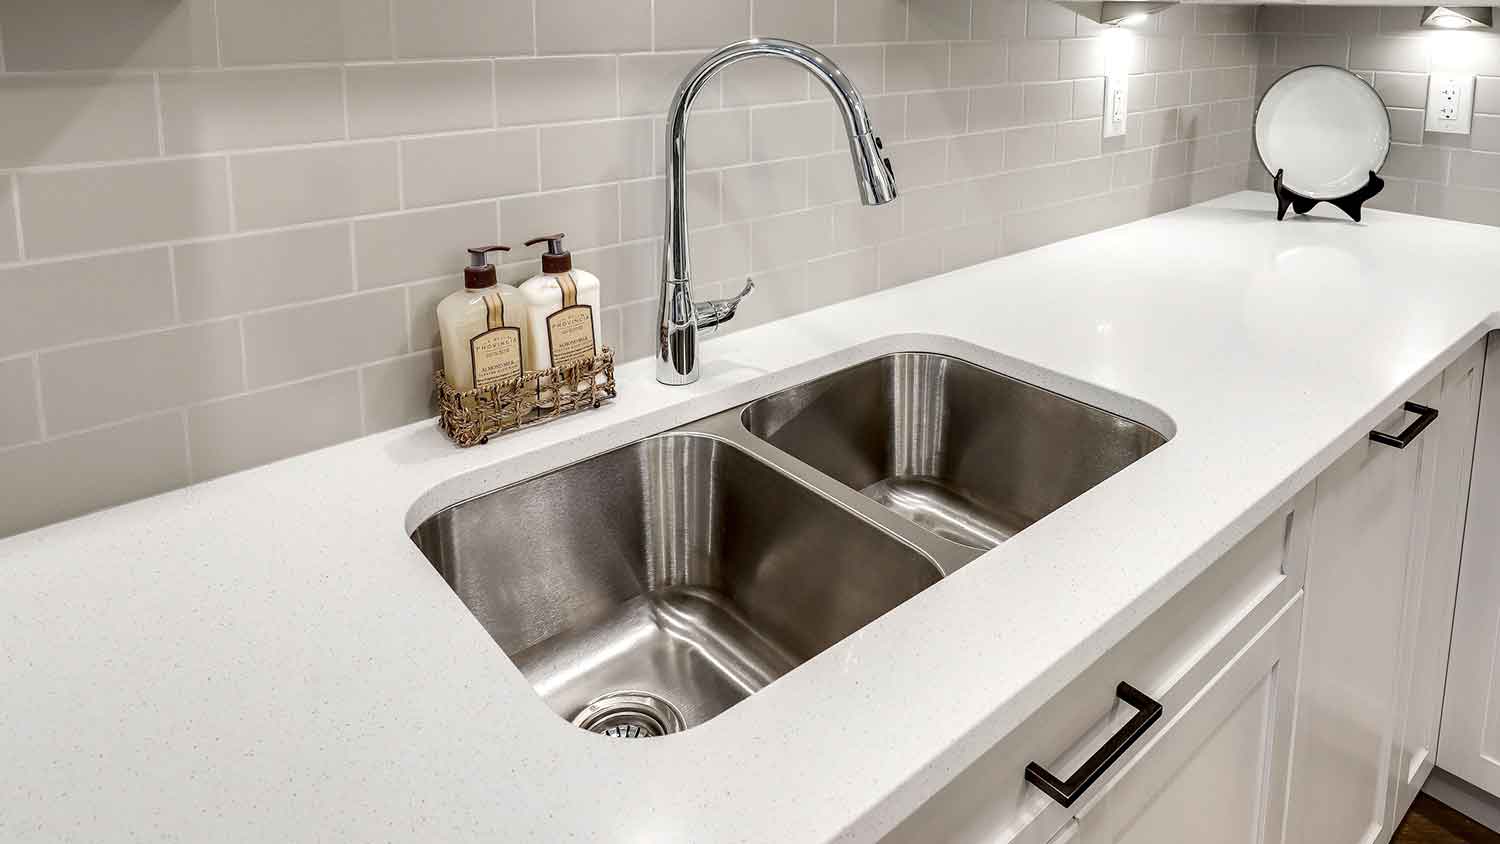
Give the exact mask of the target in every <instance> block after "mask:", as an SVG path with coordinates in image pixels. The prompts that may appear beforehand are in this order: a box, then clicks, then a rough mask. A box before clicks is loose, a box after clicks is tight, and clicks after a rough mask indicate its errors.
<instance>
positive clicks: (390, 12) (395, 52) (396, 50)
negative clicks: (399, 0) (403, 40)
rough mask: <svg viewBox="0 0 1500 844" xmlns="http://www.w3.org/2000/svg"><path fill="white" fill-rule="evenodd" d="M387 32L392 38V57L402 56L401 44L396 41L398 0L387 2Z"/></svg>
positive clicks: (388, 0) (387, 0)
mask: <svg viewBox="0 0 1500 844" xmlns="http://www.w3.org/2000/svg"><path fill="white" fill-rule="evenodd" d="M385 34H386V36H387V37H389V38H390V39H391V58H392V59H399V58H401V50H400V45H399V44H397V43H396V42H397V39H396V0H386V2H385Z"/></svg>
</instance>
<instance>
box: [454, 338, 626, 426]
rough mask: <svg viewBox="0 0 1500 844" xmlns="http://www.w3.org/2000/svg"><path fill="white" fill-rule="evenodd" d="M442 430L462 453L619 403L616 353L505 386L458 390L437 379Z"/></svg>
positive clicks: (530, 375) (529, 375)
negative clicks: (492, 439) (614, 401)
mask: <svg viewBox="0 0 1500 844" xmlns="http://www.w3.org/2000/svg"><path fill="white" fill-rule="evenodd" d="M436 378H437V387H438V427H439V428H442V429H443V432H444V433H446V434H447V435H448V437H449V438H450V439H452V440H453V442H455V443H457V444H458V445H459V447H461V448H468V447H469V446H473V445H479V444H480V443H484V442H488V441H489V438H490V437H492V436H495V435H496V434H504V433H507V432H509V431H517V430H520V429H521V428H525V427H527V426H530V425H536V424H538V423H541V422H549V421H551V420H553V419H556V418H558V417H559V416H567V415H568V414H570V413H577V412H578V411H580V410H592V409H594V408H596V407H598V406H599V405H601V404H603V403H604V402H606V401H609V400H610V399H612V398H614V397H615V353H614V352H613V351H611V350H610V349H609V347H607V346H606V347H605V348H603V349H601V350H600V352H599V354H598V356H597V357H593V358H589V359H588V360H584V361H580V362H578V363H575V364H570V365H568V366H560V367H556V368H554V369H539V370H535V371H531V372H526V373H524V374H522V375H521V377H520V378H517V379H515V380H514V381H511V382H508V383H504V384H492V385H490V386H488V387H477V388H475V389H472V390H455V389H454V388H453V386H452V385H450V384H449V383H448V379H447V378H445V377H444V376H443V373H442V371H441V370H439V371H438V373H437V376H436Z"/></svg>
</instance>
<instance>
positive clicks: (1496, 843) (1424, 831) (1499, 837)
mask: <svg viewBox="0 0 1500 844" xmlns="http://www.w3.org/2000/svg"><path fill="white" fill-rule="evenodd" d="M1391 844H1500V833H1495V832H1491V831H1490V830H1488V829H1486V828H1484V827H1483V826H1480V825H1479V824H1477V823H1475V822H1474V821H1471V820H1469V819H1468V818H1467V817H1464V816H1463V815H1461V814H1459V813H1458V812H1457V811H1456V810H1454V809H1450V808H1448V807H1447V806H1445V805H1443V804H1442V803H1439V802H1437V801H1436V800H1434V799H1432V798H1431V797H1428V796H1427V795H1425V794H1418V795H1417V800H1416V802H1415V803H1413V804H1412V806H1411V811H1410V812H1408V813H1407V815H1406V820H1404V821H1402V822H1401V826H1399V827H1397V828H1396V836H1395V838H1393V839H1391Z"/></svg>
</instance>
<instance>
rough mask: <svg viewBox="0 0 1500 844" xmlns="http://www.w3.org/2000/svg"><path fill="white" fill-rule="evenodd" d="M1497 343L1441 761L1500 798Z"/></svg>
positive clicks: (1478, 452) (1477, 460)
mask: <svg viewBox="0 0 1500 844" xmlns="http://www.w3.org/2000/svg"><path fill="white" fill-rule="evenodd" d="M1497 357H1500V343H1496V342H1491V343H1490V351H1489V359H1488V361H1487V363H1486V365H1485V368H1484V390H1483V396H1482V399H1481V405H1480V410H1479V432H1478V436H1477V438H1476V446H1475V452H1474V479H1473V485H1472V490H1471V494H1470V498H1469V511H1468V520H1467V527H1466V530H1465V533H1464V549H1463V563H1462V566H1461V569H1460V572H1459V579H1458V607H1457V610H1456V613H1455V616H1454V619H1453V647H1452V651H1451V653H1450V656H1449V660H1448V685H1447V690H1446V692H1445V694H1444V697H1443V718H1442V735H1441V738H1440V741H1439V744H1438V758H1437V761H1438V765H1439V766H1440V767H1441V768H1443V769H1444V770H1446V771H1449V772H1451V773H1453V774H1455V775H1457V776H1458V777H1461V778H1462V779H1465V780H1468V781H1469V782H1471V783H1473V784H1474V785H1477V786H1479V787H1480V788H1483V789H1484V790H1485V791H1488V792H1489V793H1491V794H1493V795H1497V796H1500V360H1497Z"/></svg>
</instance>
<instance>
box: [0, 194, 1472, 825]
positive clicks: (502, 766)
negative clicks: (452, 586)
mask: <svg viewBox="0 0 1500 844" xmlns="http://www.w3.org/2000/svg"><path fill="white" fill-rule="evenodd" d="M1272 207H1273V203H1272V200H1271V198H1270V197H1269V196H1266V195H1261V194H1251V193H1243V194H1237V195H1235V196H1231V197H1227V198H1225V199H1222V200H1218V201H1215V202H1213V203H1209V204H1207V205H1202V206H1197V207H1194V208H1190V209H1187V210H1184V211H1181V212H1177V213H1174V214H1169V215H1166V216H1161V217H1155V218H1151V219H1149V220H1145V221H1141V222H1138V223H1134V224H1131V225H1127V226H1124V227H1121V228H1116V229H1112V230H1109V231H1105V232H1101V233H1098V234H1095V235H1091V236H1088V237H1085V238H1081V239H1077V240H1072V241H1067V242H1063V243H1059V244H1054V245H1052V246H1049V247H1046V248H1043V249H1039V250H1035V251H1032V252H1027V253H1023V254H1020V255H1015V256H1012V257H1009V258H1005V259H1002V260H999V261H995V262H991V263H988V264H984V265H981V266H978V267H974V268H971V269H967V270H963V271H960V272H957V273H953V274H950V275H947V276H943V277H939V278H936V279H932V280H929V281H926V282H922V283H918V284H913V285H909V286H906V287H902V288H899V289H896V290H893V291H888V292H884V293H881V294H877V295H874V296H869V297H866V298H863V299H860V300H856V301H853V302H848V303H845V304H841V305H837V306H834V307H832V308H826V309H823V310H820V311H816V312H813V313H809V314H805V315H802V316H799V317H796V318H793V319H789V320H785V321H781V322H777V323H774V324H770V325H766V326H762V327H758V328H755V329H753V330H749V331H746V332H743V333H738V334H732V335H729V336H726V337H723V338H720V339H716V340H714V341H711V342H710V343H708V344H707V345H706V346H705V357H706V358H707V375H706V376H705V378H704V379H703V381H702V382H701V383H699V384H697V385H695V386H693V387H687V388H667V387H660V386H658V385H657V384H656V383H655V381H654V380H653V370H652V366H651V362H650V361H643V362H640V363H636V364H632V365H630V366H627V367H624V368H622V370H621V371H620V393H621V395H620V398H619V400H617V401H616V402H614V403H612V404H611V405H610V406H609V407H608V408H607V409H605V410H601V411H598V412H594V413H589V414H584V415H582V416H580V417H578V418H575V419H571V420H568V421H566V422H562V423H558V424H553V425H549V426H546V427H544V428H539V429H536V430H534V431H531V432H528V433H524V434H521V435H517V436H511V437H506V438H503V439H501V440H499V441H497V442H496V443H493V444H491V445H489V446H487V447H484V448H478V449H471V450H468V451H459V450H456V449H454V448H452V447H450V446H449V445H448V444H447V443H446V441H445V440H444V439H443V438H442V436H441V435H440V434H439V433H438V432H437V431H436V430H435V429H434V427H433V426H432V425H431V424H430V423H423V424H418V425H413V426H410V427H407V428H403V429H398V430H396V431H391V432H388V433H385V434H380V435H376V436H372V437H367V438H365V439H362V440H359V441H356V442H352V443H348V444H345V445H341V446H337V447H334V448H331V449H327V450H324V451H321V452H317V453H315V454H312V455H308V456H304V457H301V458H297V459H294V460H290V461H286V462H283V463H279V464H275V465H271V466H268V467H264V468H261V469H257V470H254V471H250V472H246V473H243V474H239V475H235V476H231V477H228V478H223V479H221V480H218V481H214V482H212V483H207V484H202V485H199V486H196V487H192V488H189V489H185V490H181V491H179V492H174V493H170V494H167V495H164V496H160V497H157V498H154V499H150V500H146V501H142V502H137V503H134V504H131V505H127V506H124V507H119V508H116V509H113V510H110V511H106V512H103V513H99V514H96V515H93V516H90V517H85V518H82V519H78V520H74V521H72V522H68V523H64V524H61V525H57V526H54V527H51V528H46V529H43V530H39V531H35V532H32V533H29V534H24V535H21V536H18V537H14V538H11V539H8V540H4V541H0V576H3V578H4V588H3V589H0V840H3V841H7V842H14V841H49V842H50V841H62V840H79V841H121V840H150V841H161V840H181V841H278V842H280V841H376V840H380V841H385V840H395V841H423V842H436V841H468V840H485V841H507V842H510V841H529V840H536V841H572V840H587V841H606V840H607V841H640V842H666V841H685V842H686V841H692V842H704V841H804V840H805V841H817V840H825V839H830V838H838V837H845V838H848V839H853V840H868V839H872V838H875V837H878V835H879V834H880V833H881V832H883V831H885V830H887V829H888V828H889V827H890V826H891V825H892V824H893V823H895V822H896V821H897V820H899V819H900V818H901V817H903V816H904V815H906V814H908V813H909V812H910V811H911V810H912V808H913V807H914V806H916V805H917V804H919V803H920V802H921V801H922V800H924V799H925V798H926V797H927V796H929V795H930V794H931V793H933V791H935V790H936V789H937V788H938V787H939V786H940V785H941V784H942V783H944V782H946V781H947V779H949V778H950V777H951V776H952V774H953V772H955V771H956V770H959V769H961V768H963V767H964V766H966V765H967V764H969V763H970V762H971V761H972V760H973V759H974V758H975V757H977V756H978V754H979V753H980V752H981V751H983V750H984V749H985V748H986V747H988V746H989V745H991V744H993V743H994V742H995V741H997V740H998V739H1000V738H1001V737H1002V736H1004V735H1005V734H1006V732H1007V731H1009V730H1010V729H1011V728H1012V727H1013V726H1014V725H1016V724H1017V723H1019V721H1020V720H1022V719H1024V718H1025V717H1026V716H1028V715H1029V714H1031V713H1032V712H1033V711H1035V710H1036V708H1037V707H1038V706H1039V705H1041V704H1042V703H1044V702H1045V701H1046V700H1047V699H1048V698H1049V697H1050V696H1051V695H1052V694H1054V693H1055V692H1056V691H1057V690H1058V689H1059V688H1061V687H1062V685H1063V684H1065V683H1066V682H1067V681H1068V680H1070V679H1071V678H1072V677H1074V676H1076V675H1077V674H1078V672H1080V671H1081V670H1082V669H1083V668H1084V667H1085V666H1087V665H1088V664H1089V663H1090V662H1091V661H1092V660H1093V659H1094V658H1095V657H1096V656H1097V655H1098V654H1100V653H1101V652H1103V651H1104V650H1105V649H1106V648H1108V647H1109V646H1110V645H1111V644H1113V643H1114V642H1116V641H1118V640H1119V639H1120V638H1121V637H1122V636H1123V635H1125V634H1126V633H1128V632H1129V631H1130V630H1131V629H1132V628H1133V627H1134V626H1135V625H1136V624H1137V623H1139V622H1140V620H1141V619H1143V618H1144V617H1145V616H1146V615H1147V614H1149V613H1150V612H1151V611H1152V610H1154V609H1156V608H1157V607H1159V606H1160V605H1161V604H1162V603H1163V602H1165V601H1166V600H1167V599H1168V598H1169V597H1170V596H1171V595H1172V594H1173V593H1174V592H1176V591H1177V590H1178V589H1180V588H1181V587H1182V586H1183V585H1184V584H1185V583H1186V582H1188V581H1189V580H1190V579H1191V578H1192V577H1194V576H1195V575H1196V574H1198V573H1199V572H1201V571H1202V570H1203V568H1204V567H1205V566H1207V565H1208V564H1209V563H1211V562H1212V561H1213V560H1214V559H1215V558H1216V557H1217V556H1218V555H1219V554H1220V553H1221V552H1222V551H1223V550H1224V549H1226V548H1227V547H1228V546H1229V545H1230V544H1232V543H1233V542H1234V541H1235V540H1237V539H1238V538H1239V537H1240V536H1242V535H1243V534H1244V533H1245V532H1246V531H1248V530H1249V529H1250V528H1251V527H1253V526H1254V525H1255V524H1256V523H1257V522H1258V521H1259V520H1260V519H1261V518H1262V517H1264V516H1265V515H1266V514H1268V513H1269V512H1270V511H1271V510H1272V509H1273V508H1274V507H1276V506H1277V505H1279V504H1280V503H1281V502H1283V501H1285V500H1286V499H1288V498H1289V497H1290V496H1291V495H1292V494H1293V493H1295V492H1296V491H1297V490H1298V489H1300V488H1301V487H1302V486H1303V485H1304V484H1306V483H1307V482H1308V481H1309V480H1311V479H1312V478H1313V477H1315V476H1316V474H1317V473H1318V472H1319V471H1320V470H1322V469H1323V468H1324V467H1325V466H1327V465H1328V464H1329V463H1330V462H1332V460H1333V458H1334V457H1335V456H1337V454H1338V453H1339V452H1340V451H1341V450H1343V449H1345V448H1347V447H1348V446H1349V445H1350V444H1351V443H1353V442H1354V441H1355V440H1356V439H1357V438H1359V437H1362V436H1364V434H1365V431H1366V430H1367V429H1368V428H1369V427H1370V425H1371V424H1373V423H1374V422H1375V421H1376V420H1378V418H1379V417H1380V416H1382V415H1383V414H1384V413H1386V412H1387V411H1388V410H1389V409H1391V408H1393V407H1395V406H1396V404H1397V403H1398V402H1399V401H1401V400H1402V399H1403V398H1405V397H1406V395H1407V394H1408V393H1410V392H1412V391H1413V390H1414V389H1415V388H1416V387H1417V386H1420V384H1421V383H1422V382H1424V381H1425V380H1426V379H1428V378H1429V377H1431V376H1432V375H1434V374H1435V373H1437V372H1438V371H1439V369H1440V368H1441V367H1442V366H1444V365H1446V364H1447V363H1448V362H1450V361H1451V360H1452V359H1453V358H1455V357H1456V356H1457V355H1458V354H1459V353H1460V352H1461V351H1462V350H1463V349H1464V348H1465V347H1466V346H1467V345H1468V344H1469V343H1471V342H1473V341H1474V340H1475V339H1476V338H1478V337H1480V336H1482V334H1483V333H1484V332H1485V331H1486V330H1488V328H1489V327H1490V326H1494V325H1500V322H1497V320H1496V318H1495V316H1494V315H1495V314H1496V312H1497V311H1500V229H1494V228H1486V227H1481V226H1471V225H1465V224H1460V223H1452V222H1444V221H1438V220H1431V219H1426V218H1421V217H1411V216H1403V215H1398V214H1390V213H1382V212H1379V211H1371V212H1368V216H1367V218H1366V223H1365V225H1362V226H1358V225H1354V224H1351V223H1348V222H1347V221H1342V220H1335V219H1333V218H1331V217H1329V218H1321V219H1304V220H1293V221H1288V222H1285V223H1280V224H1278V223H1276V222H1275V220H1274V218H1273V215H1272V213H1271V210H1270V209H1271V208H1272ZM898 349H927V350H934V351H947V352H952V353H954V354H957V355H958V356H960V357H965V358H969V359H971V360H974V361H975V362H977V363H980V364H983V365H986V366H990V367H992V368H995V369H999V370H1002V371H1005V372H1009V373H1012V374H1015V375H1017V376H1019V377H1022V378H1025V379H1027V380H1031V381H1034V382H1036V383H1040V384H1042V385H1044V386H1049V387H1052V388H1054V389H1059V390H1061V391H1063V392H1067V393H1070V394H1072V395H1075V396H1078V397H1080V398H1083V399H1085V400H1089V401H1093V402H1095V403H1098V404H1101V405H1102V406H1105V407H1109V408H1111V409H1114V410H1117V411H1121V412H1124V413H1126V414H1128V415H1133V416H1135V417H1137V418H1140V419H1142V421H1146V422H1148V423H1151V424H1153V425H1157V426H1159V427H1161V428H1163V429H1164V430H1165V431H1167V432H1170V433H1172V434H1173V435H1174V436H1173V438H1172V440H1171V442H1169V443H1168V444H1167V445H1166V446H1165V447H1163V448H1161V449H1159V450H1158V451H1156V452H1155V453H1153V454H1151V455H1150V456H1148V457H1147V458H1145V459H1144V460H1142V461H1140V462H1139V463H1137V464H1135V465H1134V466H1132V467H1131V468H1129V469H1127V470H1126V471H1124V472H1122V473H1121V474H1119V475H1117V476H1115V477H1114V478H1113V479H1111V480H1110V481H1108V482H1107V483H1105V484H1103V485H1101V486H1100V487H1098V488H1096V489H1095V490H1093V491H1092V492H1090V493H1088V494H1086V495H1084V496H1083V497H1081V498H1079V499H1077V500H1075V501H1074V502H1073V503H1071V504H1070V505H1068V506H1067V507H1064V508H1063V509H1061V510H1059V511H1058V512H1056V513H1054V514H1053V515H1051V516H1049V517H1048V518H1046V519H1045V520H1043V521H1042V522H1039V523H1038V524H1036V525H1035V526H1034V527H1032V528H1030V529H1028V530H1026V531H1025V532H1023V533H1022V534H1020V535H1018V536H1017V537H1016V538H1015V539H1013V540H1012V541H1010V542H1008V543H1006V544H1005V545H1003V546H1001V547H1000V548H998V549H996V550H994V551H992V552H990V553H989V554H986V555H985V556H984V557H982V558H980V559H979V560H977V561H976V562H974V563H972V564H971V565H969V566H967V567H965V568H964V569H962V570H960V571H959V572H958V573H957V574H955V575H954V576H953V577H951V578H949V579H947V580H945V581H943V582H942V583H939V584H938V585H936V586H934V587H932V588H930V589H928V590H927V591H926V592H924V593H922V594H921V595H919V596H917V597H916V598H915V599H913V600H911V601H909V602H908V603H906V604H904V605H902V606H901V607H899V608H898V609H896V610H895V611H894V612H891V613H889V614H888V615H886V616H885V617H883V618H881V619H880V620H878V621H877V622H875V623H873V624H871V625H869V626H868V627H866V628H865V629H864V630H862V631H860V632H859V633H858V634H856V635H854V636H852V637H850V638H849V639H846V640H845V641H843V642H841V643H840V644H838V645H837V646H835V647H833V648H831V649H830V650H828V651H826V652H825V653H823V654H822V655H820V656H818V657H817V658H815V659H813V660H812V661H810V662H808V663H806V664H805V665H803V666H801V667H800V668H798V669H797V670H795V671H793V672H792V673H791V674H789V675H787V676H786V677H784V678H782V679H780V680H778V681H777V682H775V683H774V684H772V685H771V686H769V687H768V688H766V689H765V690H763V691H761V692H760V693H758V694H756V695H753V696H752V697H751V698H749V699H748V700H746V701H744V702H743V703H741V704H739V705H737V706H735V707H734V708H732V709H730V710H729V711H728V712H725V713H724V714H723V715H721V716H719V717H718V718H715V719H714V720H712V721H710V722H709V723H707V724H705V725H703V726H700V727H697V728H695V729H693V730H690V731H688V732H686V733H683V734H680V735H677V736H674V737H672V738H670V739H664V740H658V741H635V742H630V741H609V740H604V739H602V738H599V737H596V736H592V735H588V734H585V733H583V732H582V731H580V730H577V729H575V728H573V727H571V726H569V725H568V724H566V723H564V722H563V721H562V720H561V719H560V718H558V717H557V716H556V715H554V714H552V712H551V711H549V710H548V709H546V707H545V706H544V705H543V704H542V702H541V701H540V700H539V699H538V698H537V697H536V695H535V694H533V693H532V691H531V688H530V686H528V685H527V683H526V681H525V680H524V679H523V678H522V677H521V675H520V673H519V672H518V671H517V670H516V669H515V668H514V667H513V666H512V664H511V663H510V661H509V660H508V659H507V658H506V657H505V656H504V654H503V653H501V652H500V651H499V649H498V648H497V647H496V646H495V645H494V643H493V642H492V641H491V640H490V639H489V637H488V636H487V635H486V634H485V632H484V630H483V629H482V628H481V627H480V625H479V623H478V622H477V621H475V620H474V618H473V617H472V616H471V615H470V614H469V611H468V610H467V609H466V608H465V607H464V606H463V604H462V603H460V602H459V600H458V599H457V598H456V597H455V596H454V594H453V593H452V592H451V591H450V590H449V589H448V587H447V586H446V585H445V584H444V583H443V581H442V580H441V578H439V576H438V575H437V574H436V573H435V572H434V571H433V570H432V568H431V566H429V565H428V563H427V561H426V560H425V559H424V558H423V557H422V555H421V554H420V553H418V551H417V549H416V548H415V547H414V546H413V545H412V544H411V542H409V541H408V539H407V532H408V530H409V529H411V528H412V527H413V526H414V525H415V524H416V523H417V522H419V521H420V520H421V519H422V518H423V517H425V516H426V515H428V514H430V513H431V512H433V511H435V510H437V509H439V508H441V507H442V506H444V505H446V504H449V503H452V502H454V501H457V500H460V499H462V498H465V497H467V496H468V495H470V494H472V493H475V492H478V491H482V490H485V489H489V488H492V487H494V486H496V485H498V484H502V483H505V482H508V481H512V480H517V479H520V478H523V477H526V476H529V475H532V474H535V473H537V472H540V471H543V470H546V469H550V468H553V467H555V466H558V465H561V464H563V463H566V462H570V461H572V460H575V459H577V458H580V457H583V456H586V455H589V454H593V453H597V452H600V451H603V450H606V449H609V448H611V447H614V446H617V445H621V444H623V443H626V442H629V441H631V440H633V439H636V438H638V437H640V436H642V435H646V434H651V433H654V432H657V431H660V430H663V429H666V428H669V427H672V426H674V425H677V424H681V423H683V422H687V421H690V420H693V419H696V418H699V417H702V416H705V415H707V414H709V413H712V412H715V411H718V410H721V409H724V408H726V407H729V406H731V405H733V404H737V403H739V402H742V401H745V400H748V399H751V398H754V397H757V396H760V395H763V394H766V393H769V392H771V391H773V390H775V389H778V388H780V387H785V386H789V385H791V384H794V383H797V382H800V381H803V380H806V379H808V378H812V377H815V376H818V375H821V374H824V373H826V372H830V371H833V370H835V369H838V368H841V367H843V366H845V365H847V364H849V363H852V362H856V361H860V360H864V359H867V358H869V357H873V356H875V355H877V354H879V353H881V352H885V351H892V350H898ZM1039 368H1040V369H1039ZM1127 397H1128V398H1127ZM78 480H79V482H80V483H87V482H88V479H87V478H79V479H78ZM0 482H3V481H0Z"/></svg>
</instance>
